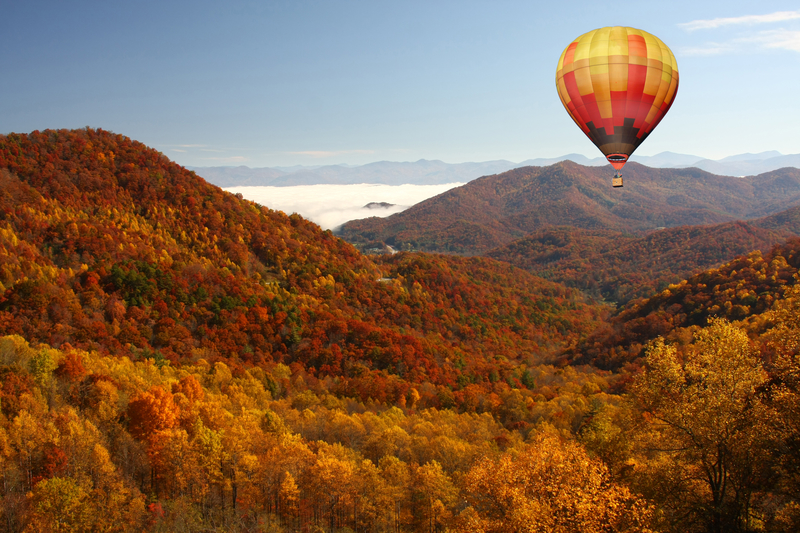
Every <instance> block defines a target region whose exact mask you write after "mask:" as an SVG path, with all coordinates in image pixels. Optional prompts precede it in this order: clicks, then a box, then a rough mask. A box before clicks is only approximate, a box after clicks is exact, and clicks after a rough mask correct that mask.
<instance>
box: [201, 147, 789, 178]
mask: <svg viewBox="0 0 800 533" xmlns="http://www.w3.org/2000/svg"><path fill="white" fill-rule="evenodd" d="M566 160H570V161H572V162H574V163H578V164H581V165H585V166H605V165H607V164H608V162H607V161H606V160H605V158H603V157H595V158H588V157H586V156H584V155H582V154H574V153H573V154H566V155H562V156H559V157H552V158H535V159H527V160H525V161H522V162H520V163H514V162H511V161H507V160H494V161H484V162H465V163H445V162H443V161H440V160H426V159H420V160H418V161H415V162H395V161H376V162H373V163H368V164H365V165H343V164H342V165H315V166H302V165H296V166H294V167H259V168H250V167H246V166H237V167H230V166H222V167H193V166H189V167H187V168H188V169H190V170H193V171H195V172H197V173H198V174H199V175H201V176H203V177H204V178H205V179H207V180H208V181H209V182H210V183H213V184H215V185H218V186H220V187H235V186H271V187H291V186H296V185H316V184H359V183H381V184H386V185H402V184H443V183H465V182H469V181H472V180H474V179H477V178H479V177H482V176H486V175H491V174H497V173H500V172H505V171H507V170H512V169H514V168H520V167H525V166H549V165H552V164H555V163H558V162H561V161H566ZM631 162H636V163H641V164H643V165H645V166H650V167H657V168H690V167H696V168H700V169H701V170H706V171H708V172H711V173H714V174H718V175H724V176H745V175H756V174H762V173H764V172H769V171H773V170H778V169H780V168H784V167H795V168H800V154H794V155H783V154H781V153H780V152H777V151H774V150H773V151H769V152H761V153H758V154H750V153H748V154H737V155H733V156H728V157H724V158H722V159H719V160H713V159H708V158H704V157H700V156H695V155H688V154H678V153H674V152H661V153H660V154H656V155H653V156H639V155H635V154H634V155H633V156H632V157H631Z"/></svg>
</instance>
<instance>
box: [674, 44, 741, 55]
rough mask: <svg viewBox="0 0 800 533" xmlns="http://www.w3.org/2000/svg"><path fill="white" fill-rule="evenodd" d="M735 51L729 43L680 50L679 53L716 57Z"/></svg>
mask: <svg viewBox="0 0 800 533" xmlns="http://www.w3.org/2000/svg"><path fill="white" fill-rule="evenodd" d="M735 49H736V47H735V46H734V45H733V44H731V43H707V44H706V45H705V46H695V47H689V48H681V53H682V54H683V55H686V56H716V55H720V54H725V53H728V52H732V51H733V50H735Z"/></svg>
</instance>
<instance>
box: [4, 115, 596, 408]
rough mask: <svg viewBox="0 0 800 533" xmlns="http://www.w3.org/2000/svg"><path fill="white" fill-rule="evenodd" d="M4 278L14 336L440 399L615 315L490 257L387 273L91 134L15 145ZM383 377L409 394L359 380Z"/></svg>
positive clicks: (145, 151) (148, 154)
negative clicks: (414, 387) (426, 390)
mask: <svg viewBox="0 0 800 533" xmlns="http://www.w3.org/2000/svg"><path fill="white" fill-rule="evenodd" d="M421 264H422V265H424V266H420V265H421ZM0 284H1V285H0V335H6V334H18V335H22V336H23V337H24V338H25V339H26V340H27V341H29V342H34V343H39V342H44V343H47V344H49V345H52V346H55V347H58V346H62V345H64V346H66V345H70V346H73V347H76V348H80V349H84V350H97V351H99V352H100V353H105V354H114V355H117V356H127V357H129V358H131V359H133V360H143V359H148V358H149V359H155V360H157V361H158V362H159V363H160V364H167V363H172V364H183V363H186V362H196V361H198V360H200V359H204V360H209V361H215V360H220V361H226V362H227V364H229V365H231V366H233V367H234V368H237V367H248V366H253V365H255V366H259V365H274V364H278V363H285V364H287V365H289V364H296V365H299V368H302V369H306V370H308V372H310V373H312V374H313V375H315V376H319V377H324V376H331V377H332V378H336V380H338V381H337V382H338V383H340V386H341V387H342V388H343V389H342V390H347V391H349V393H351V394H362V393H363V394H364V395H366V396H371V395H372V396H375V395H377V396H380V397H386V396H387V395H388V396H391V395H393V394H402V393H400V392H397V391H398V390H405V389H407V388H408V386H409V384H412V383H417V384H419V383H426V382H427V383H430V384H431V387H433V389H432V390H433V391H434V393H432V395H429V397H428V399H427V400H426V401H431V402H439V399H438V398H439V397H438V396H437V395H436V393H435V391H436V390H437V387H440V388H442V387H446V388H448V390H450V389H449V387H455V388H456V389H458V388H459V387H464V386H466V385H468V384H478V385H479V386H486V387H491V386H492V381H491V380H490V379H489V376H495V381H496V379H502V380H512V381H513V380H514V379H517V377H518V366H519V364H520V362H521V361H529V360H536V361H545V360H547V359H548V358H552V357H553V356H554V355H555V354H557V353H558V352H559V351H561V350H562V349H563V348H564V347H566V346H568V345H571V344H574V342H576V341H577V339H578V338H579V337H580V336H581V335H583V334H584V332H585V331H587V329H591V328H592V324H595V323H596V322H597V320H598V317H599V316H600V315H601V314H602V313H603V312H604V311H603V309H602V308H600V307H598V306H597V305H595V304H592V303H590V302H587V301H585V299H584V297H583V296H582V295H581V294H580V293H578V292H577V291H575V290H573V289H568V288H566V287H564V286H563V285H560V284H555V283H552V282H547V281H544V280H542V279H541V278H538V277H536V276H533V275H531V274H529V273H527V272H525V271H522V270H519V269H516V268H514V267H511V266H509V265H507V264H505V263H502V262H498V261H495V260H492V259H489V258H472V259H464V258H457V257H444V256H441V257H436V258H420V257H418V256H415V255H412V256H398V257H395V258H392V260H391V261H386V262H381V263H375V262H373V261H372V260H371V259H370V258H368V257H365V256H362V255H361V254H360V253H359V252H358V251H357V250H356V249H355V248H353V247H352V246H351V245H349V244H347V243H346V242H344V241H342V240H340V239H338V238H336V237H335V236H333V235H332V234H331V233H330V232H328V231H321V230H320V228H319V227H318V226H316V225H315V224H313V223H311V222H308V221H306V220H304V219H303V218H302V217H300V216H298V215H292V216H287V215H285V214H284V213H282V212H278V211H272V210H270V209H268V208H266V207H262V206H259V205H256V204H254V203H252V202H248V201H245V200H242V199H241V198H238V197H236V196H234V195H232V194H229V193H225V192H223V191H222V190H221V189H219V188H218V187H215V186H213V185H210V184H208V183H206V182H205V181H204V180H202V179H201V178H199V177H198V176H197V175H196V174H194V173H193V172H190V171H187V170H186V169H184V168H182V167H180V166H178V165H176V164H174V163H172V162H170V161H169V160H168V159H167V158H166V157H164V156H163V155H162V154H160V153H159V152H157V151H155V150H152V149H149V148H147V147H146V146H144V145H142V144H141V143H137V142H135V141H132V140H130V139H128V138H126V137H124V136H122V135H116V134H112V133H109V132H105V131H102V130H92V129H84V130H77V131H68V130H59V131H51V130H48V131H44V132H34V133H32V134H30V135H18V134H11V135H7V136H2V137H0ZM412 310H413V313H412V312H411V311H412ZM376 379H377V380H378V381H380V382H381V383H384V384H385V382H386V381H387V380H389V382H391V383H394V385H391V386H390V385H386V386H380V387H377V388H375V387H372V386H371V385H364V386H363V387H362V386H360V385H359V383H372V382H373V381H374V380H376ZM481 383H483V384H484V385H480V384H481ZM371 387H372V388H371ZM398 387H399V388H398ZM404 387H405V389H403V388H404Z"/></svg>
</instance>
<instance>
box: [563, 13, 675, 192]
mask: <svg viewBox="0 0 800 533" xmlns="http://www.w3.org/2000/svg"><path fill="white" fill-rule="evenodd" d="M556 87H557V88H558V96H559V97H561V102H562V103H563V104H564V107H566V108H567V112H568V113H569V115H570V116H571V117H572V120H574V121H575V123H576V124H577V125H578V126H579V127H580V128H581V129H582V130H583V132H584V133H585V134H586V136H587V137H589V139H591V141H592V142H593V143H594V144H595V145H596V146H597V147H598V148H599V149H600V151H601V152H603V155H605V156H606V159H607V160H608V162H609V163H611V165H612V166H613V167H614V168H615V169H616V173H615V175H614V179H613V185H614V187H622V175H621V174H620V170H622V167H623V166H624V165H625V163H626V162H627V161H628V158H629V157H630V156H631V154H632V153H633V151H634V150H636V148H637V147H638V146H639V145H640V144H641V143H642V141H644V140H645V139H646V138H647V136H648V135H650V132H651V131H653V128H655V127H656V126H657V125H658V123H659V122H661V119H662V118H664V115H665V114H666V113H667V111H669V108H670V106H671V105H672V102H673V101H674V100H675V94H676V93H677V92H678V64H677V62H676V61H675V56H674V55H673V53H672V51H671V50H670V49H669V48H668V47H667V45H665V44H664V43H663V42H661V39H659V38H658V37H656V36H655V35H651V34H649V33H647V32H646V31H642V30H637V29H635V28H627V27H624V26H614V27H608V28H600V29H597V30H592V31H590V32H589V33H585V34H583V35H581V36H580V37H578V38H577V39H575V40H574V41H572V43H571V44H570V45H569V46H567V48H566V50H564V53H562V54H561V59H559V60H558V70H556Z"/></svg>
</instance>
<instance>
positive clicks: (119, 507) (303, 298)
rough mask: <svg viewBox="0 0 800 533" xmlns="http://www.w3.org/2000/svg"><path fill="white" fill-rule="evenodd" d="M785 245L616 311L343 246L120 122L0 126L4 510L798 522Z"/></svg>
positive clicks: (794, 361) (539, 284)
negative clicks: (143, 140)
mask: <svg viewBox="0 0 800 533" xmlns="http://www.w3.org/2000/svg"><path fill="white" fill-rule="evenodd" d="M775 183H777V181H773V184H772V185H769V186H768V187H773V186H776V185H775ZM765 186H766V185H765ZM759 194H761V193H759ZM781 216H783V217H784V219H785V220H783V221H775V222H774V223H775V224H779V225H780V224H784V225H786V224H790V223H791V220H792V219H793V218H792V217H793V215H792V214H791V213H788V212H787V213H785V214H784V215H781ZM787 221H788V222H787ZM559 231H560V230H558V229H556V230H553V232H552V233H551V234H550V236H549V237H548V236H546V235H545V234H542V235H541V236H540V237H539V238H540V239H542V243H543V244H546V245H548V246H552V250H553V252H554V253H556V254H558V253H562V252H564V251H567V252H569V253H568V254H567V255H566V256H565V260H567V261H576V260H577V259H575V258H577V257H579V255H580V254H579V253H578V252H577V250H573V249H572V247H573V246H575V247H580V246H584V245H585V246H589V247H596V248H597V255H596V256H593V258H594V260H595V261H597V264H598V268H600V267H602V268H605V269H607V271H608V272H612V271H613V268H614V266H613V265H614V262H615V261H619V260H620V258H619V256H616V257H615V256H614V255H613V254H612V255H608V253H609V252H610V251H611V248H606V249H604V248H603V247H602V246H600V245H599V244H597V243H600V242H602V241H603V239H605V240H612V239H616V240H617V242H618V244H620V246H629V248H628V249H629V250H634V249H636V248H637V247H638V248H642V249H648V248H647V247H650V249H652V250H664V249H668V248H670V247H674V246H676V245H677V244H676V243H684V244H685V246H686V247H687V248H691V247H694V246H697V245H696V244H695V242H694V241H693V236H692V235H693V234H692V230H691V229H686V228H679V229H676V230H675V231H673V232H664V233H654V234H652V235H651V236H650V237H648V238H650V240H649V241H647V240H645V241H641V240H636V239H633V238H632V237H628V236H624V235H620V234H617V233H613V232H611V231H608V230H604V231H596V232H594V230H593V231H586V232H578V233H575V234H574V235H572V234H570V235H566V236H565V235H561V236H560V235H559ZM772 231H774V230H772V229H770V230H769V232H767V231H764V232H760V231H757V230H755V229H753V227H751V226H748V225H745V224H730V225H728V226H720V227H719V233H718V234H717V235H718V240H719V241H720V243H719V247H718V248H708V250H706V252H705V253H709V254H710V253H713V250H715V249H718V250H722V251H721V252H719V253H723V252H724V253H733V252H734V248H733V247H732V245H728V244H726V241H725V236H726V235H740V234H742V232H744V233H748V232H749V234H750V235H751V236H752V239H753V240H752V242H753V243H754V244H755V243H761V242H762V240H760V239H764V240H768V239H769V238H771V237H770V236H771V235H772V233H770V232H772ZM576 236H578V237H576ZM548 239H549V240H548ZM558 239H563V240H561V241H559V240H558ZM570 239H572V240H570ZM659 239H663V240H659ZM736 239H738V241H737V242H740V241H741V237H736ZM764 242H765V241H764ZM689 251H691V250H689ZM628 253H633V252H632V251H629V252H628ZM570 254H571V255H570ZM665 257H667V256H665ZM799 258H800V241H791V242H789V243H787V244H784V245H780V246H777V247H775V248H774V249H772V250H770V251H769V252H767V253H764V254H761V253H758V252H753V253H750V254H749V255H747V256H743V257H740V258H738V259H736V260H734V261H732V262H729V263H727V264H725V265H723V266H721V267H719V268H717V269H713V270H706V271H703V272H702V273H698V274H696V275H694V276H693V277H690V278H689V279H688V280H686V281H682V282H678V283H675V284H673V285H669V286H668V287H667V288H665V289H664V290H662V291H661V292H659V294H657V295H656V296H655V297H653V298H650V299H647V300H633V301H631V302H630V303H629V304H628V305H627V306H626V307H624V308H622V309H620V310H618V311H615V310H614V309H613V308H612V307H611V306H608V305H601V304H598V303H596V302H594V301H592V300H591V299H589V297H587V296H586V295H585V294H584V293H582V292H580V291H578V290H577V289H575V288H569V287H567V286H566V285H564V284H561V283H557V282H554V281H552V280H545V279H543V278H541V277H538V276H536V275H534V274H532V273H530V272H527V271H526V270H522V269H520V268H517V267H514V266H512V265H509V264H508V263H505V262H502V261H498V260H495V259H491V258H486V257H455V256H445V255H434V254H425V253H398V254H395V255H391V256H382V257H375V258H370V257H365V256H362V255H361V254H360V253H359V252H358V251H357V250H356V249H355V248H354V247H353V246H351V245H350V244H347V243H346V242H344V241H342V240H340V239H338V238H337V237H336V236H334V235H332V234H331V233H330V232H323V231H321V230H320V229H319V227H318V226H316V225H314V224H312V223H310V222H308V221H306V220H304V219H302V218H301V217H299V216H297V215H293V216H287V215H285V214H284V213H281V212H276V211H273V210H270V209H269V208H268V207H265V206H260V205H257V204H254V203H252V202H248V201H245V200H243V199H241V198H237V197H236V196H233V195H231V194H228V193H225V192H223V191H222V190H220V189H219V188H217V187H214V186H211V185H209V184H207V183H206V182H204V181H203V180H202V179H200V178H198V177H197V176H196V175H194V174H193V173H192V172H189V171H187V170H185V169H183V168H181V167H180V166H178V165H175V164H174V163H172V162H170V161H169V160H167V159H166V158H165V157H164V156H163V155H162V154H160V153H158V152H157V151H155V150H152V149H149V148H147V147H145V146H144V145H142V144H140V143H137V142H135V141H132V140H130V139H128V138H126V137H124V136H122V135H116V134H112V133H109V132H105V131H102V130H92V129H84V130H77V131H66V130H59V131H44V132H34V133H32V134H29V135H17V134H11V135H7V136H0V295H1V296H0V473H1V474H2V483H0V497H1V501H0V529H1V530H3V531H8V532H13V533H17V532H26V533H27V532H50V531H53V532H56V531H57V532H66V531H70V532H84V531H104V532H122V531H125V532H140V531H152V532H166V531H169V532H179V531H193V532H194V531H197V532H200V531H226V532H228V531H231V532H245V531H247V532H251V531H270V532H290V531H292V532H294V531H304V532H305V531H308V532H317V533H319V532H331V533H334V532H335V533H352V532H355V531H359V532H362V531H363V532H387V533H388V532H394V533H398V532H403V531H420V532H428V533H430V532H433V531H441V532H444V531H452V532H459V533H462V532H463V533H467V532H480V531H482V532H486V533H501V532H507V531H529V532H542V533H544V532H554V531H555V532H558V531H563V532H568V531H581V532H598V533H600V532H603V533H605V532H611V531H614V532H631V533H633V532H652V531H659V532H662V531H663V532H676V533H677V532H689V533H693V532H698V533H700V532H708V531H712V532H719V533H721V532H729V531H733V532H755V531H764V532H766V531H770V532H773V531H782V532H783V531H785V532H792V531H797V530H798V529H799V528H800V483H798V481H797V479H798V478H797V469H796V465H797V464H799V462H800V445H798V443H800V416H798V412H797V405H798V402H800V380H798V377H797V376H798V375H800V362H799V361H798V353H800V342H798V339H800V321H799V320H798V316H800V292H799V291H800V289H799V288H798V287H800V285H797V284H795V280H796V275H797V270H798V267H800V264H798V261H800V259H799ZM676 261H677V259H676ZM682 264H683V263H682ZM696 265H697V268H702V264H701V262H700V261H698V262H697V263H696ZM642 268H647V267H646V266H643V267H642ZM652 268H655V264H654V263H653V264H652ZM622 274H624V273H622V272H620V279H622ZM578 277H579V276H577V275H576V277H575V278H574V279H578ZM625 279H627V281H626V283H627V285H625V286H624V287H625V288H624V291H626V292H625V294H631V295H635V294H639V293H638V292H637V291H639V290H640V288H639V287H638V286H637V285H636V284H637V280H636V278H634V277H632V276H630V273H628V277H627V278H625ZM564 281H570V278H568V277H567V278H565V279H564ZM597 282H598V284H599V285H598V287H602V283H603V282H604V280H603V279H602V278H598V279H597ZM621 290H622V289H621ZM613 313H616V314H613Z"/></svg>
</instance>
